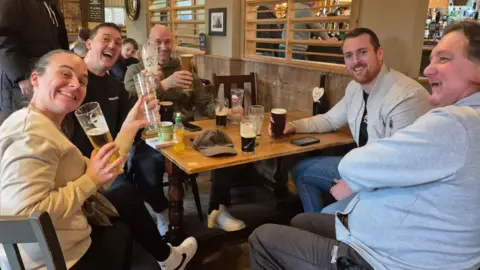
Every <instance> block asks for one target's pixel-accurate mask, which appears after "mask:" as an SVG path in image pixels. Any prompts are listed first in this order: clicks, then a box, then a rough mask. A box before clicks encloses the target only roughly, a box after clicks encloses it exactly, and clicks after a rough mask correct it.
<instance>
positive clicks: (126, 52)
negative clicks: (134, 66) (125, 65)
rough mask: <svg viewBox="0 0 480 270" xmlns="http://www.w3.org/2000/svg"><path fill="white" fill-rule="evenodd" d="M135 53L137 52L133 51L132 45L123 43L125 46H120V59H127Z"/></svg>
mask: <svg viewBox="0 0 480 270" xmlns="http://www.w3.org/2000/svg"><path fill="white" fill-rule="evenodd" d="M136 52H137V50H135V46H133V44H132V43H125V44H123V45H122V57H123V59H129V58H130V57H132V56H133V55H135V53H136Z"/></svg>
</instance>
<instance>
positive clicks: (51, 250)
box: [0, 212, 67, 270]
mask: <svg viewBox="0 0 480 270" xmlns="http://www.w3.org/2000/svg"><path fill="white" fill-rule="evenodd" d="M24 243H38V245H39V246H40V249H41V251H42V253H43V257H44V261H45V266H46V267H47V269H49V270H50V269H52V270H53V269H55V270H66V269H67V267H66V265H65V259H64V257H63V253H62V249H61V248H60V244H59V242H58V238H57V234H56V233H55V229H54V227H53V224H52V220H51V219H50V216H49V215H48V213H46V212H43V213H42V212H34V213H33V214H32V215H31V216H0V244H3V247H4V248H5V253H6V254H7V259H8V263H9V264H10V267H11V269H12V270H17V269H25V267H24V265H23V261H22V258H21V257H20V251H19V249H18V244H24Z"/></svg>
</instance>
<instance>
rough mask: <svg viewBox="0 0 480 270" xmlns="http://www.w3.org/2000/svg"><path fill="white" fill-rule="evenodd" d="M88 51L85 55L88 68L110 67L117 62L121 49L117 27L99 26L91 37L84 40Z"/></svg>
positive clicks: (105, 69)
mask: <svg viewBox="0 0 480 270" xmlns="http://www.w3.org/2000/svg"><path fill="white" fill-rule="evenodd" d="M86 45H87V48H88V50H89V51H88V53H87V56H86V57H85V58H86V59H87V60H86V61H87V65H88V69H89V70H92V71H93V70H96V71H100V70H104V71H107V70H108V69H110V68H111V67H112V66H113V65H114V64H115V62H117V59H118V57H119V56H120V52H121V50H122V37H121V35H120V32H118V30H117V29H115V28H112V27H108V26H105V27H101V28H99V29H98V31H97V32H96V34H95V36H94V37H93V39H89V40H87V42H86Z"/></svg>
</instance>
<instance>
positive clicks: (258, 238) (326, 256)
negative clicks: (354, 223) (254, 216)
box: [248, 213, 373, 270]
mask: <svg viewBox="0 0 480 270" xmlns="http://www.w3.org/2000/svg"><path fill="white" fill-rule="evenodd" d="M291 224H292V226H293V227H288V226H282V225H275V224H266V225H263V226H260V227H258V228H257V229H256V230H255V231H254V232H253V233H252V234H251V235H250V237H249V239H248V240H249V243H250V269H252V270H258V269H264V270H265V269H268V270H273V269H282V270H289V269H291V270H298V269H302V270H319V269H333V270H336V269H337V263H336V259H337V258H340V257H347V258H349V259H351V260H352V261H353V262H355V263H357V264H359V265H362V266H364V267H367V269H373V268H371V266H370V265H369V264H368V263H367V262H366V261H365V260H364V259H363V258H362V257H361V256H360V255H359V254H358V253H357V252H356V251H355V250H354V249H353V248H351V247H349V246H348V245H346V244H344V243H342V242H340V241H337V240H336V236H335V217H334V215H330V214H317V213H304V214H300V215H297V216H296V217H295V218H293V219H292V221H291ZM335 250H336V251H335Z"/></svg>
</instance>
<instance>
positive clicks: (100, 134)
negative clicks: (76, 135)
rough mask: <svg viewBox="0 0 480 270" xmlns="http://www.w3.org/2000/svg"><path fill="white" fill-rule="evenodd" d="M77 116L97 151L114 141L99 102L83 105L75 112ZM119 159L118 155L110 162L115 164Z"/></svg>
mask: <svg viewBox="0 0 480 270" xmlns="http://www.w3.org/2000/svg"><path fill="white" fill-rule="evenodd" d="M75 116H76V117H77V119H78V122H80V125H81V126H82V128H83V131H85V133H86V134H87V137H88V139H89V140H90V142H91V143H92V145H93V148H94V149H95V150H97V151H98V150H99V149H100V148H101V147H102V146H104V145H105V144H107V143H109V142H112V141H113V138H112V135H111V134H110V130H109V129H108V125H107V121H106V120H105V117H104V116H103V112H102V109H101V108H100V104H98V102H90V103H86V104H83V105H82V106H80V107H79V108H78V109H77V110H76V111H75ZM119 157H120V155H119V154H118V153H116V154H115V155H113V156H112V157H111V158H110V162H114V161H115V160H116V159H117V158H119Z"/></svg>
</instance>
